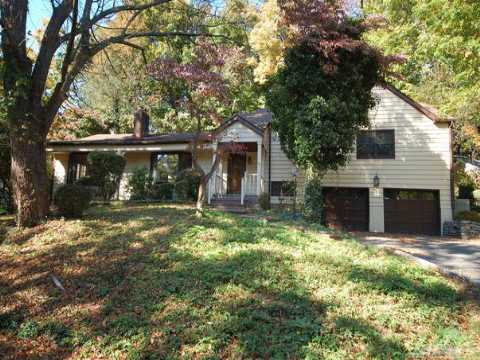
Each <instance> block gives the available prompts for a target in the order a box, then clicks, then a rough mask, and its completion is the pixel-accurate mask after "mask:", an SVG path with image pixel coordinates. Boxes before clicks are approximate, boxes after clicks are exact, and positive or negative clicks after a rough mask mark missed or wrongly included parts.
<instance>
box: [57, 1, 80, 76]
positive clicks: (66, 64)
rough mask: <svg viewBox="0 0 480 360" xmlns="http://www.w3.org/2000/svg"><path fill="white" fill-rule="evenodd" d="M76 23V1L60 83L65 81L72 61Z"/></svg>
mask: <svg viewBox="0 0 480 360" xmlns="http://www.w3.org/2000/svg"><path fill="white" fill-rule="evenodd" d="M77 22H78V0H73V14H72V35H71V36H70V40H69V42H68V46H67V51H66V52H65V57H64V60H63V64H62V70H61V81H65V77H66V76H67V71H68V67H69V66H70V64H71V63H72V60H73V53H74V48H75V32H76V30H77Z"/></svg>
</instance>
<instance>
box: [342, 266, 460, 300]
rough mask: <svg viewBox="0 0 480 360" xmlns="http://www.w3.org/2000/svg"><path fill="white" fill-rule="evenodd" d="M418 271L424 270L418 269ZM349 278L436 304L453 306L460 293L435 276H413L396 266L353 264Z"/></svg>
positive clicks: (386, 291) (383, 291)
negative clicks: (376, 266)
mask: <svg viewBox="0 0 480 360" xmlns="http://www.w3.org/2000/svg"><path fill="white" fill-rule="evenodd" d="M418 271H424V270H423V269H419V270H418ZM349 278H350V279H351V280H352V281H354V282H357V283H361V284H363V285H364V286H366V287H367V288H370V289H374V290H378V291H381V292H382V293H384V294H389V295H394V294H395V293H406V294H409V295H411V296H414V297H415V298H416V299H417V300H418V301H419V302H422V303H426V304H432V305H438V306H452V307H453V306H455V305H456V304H457V303H458V301H459V300H460V299H461V297H462V294H461V293H460V292H458V291H457V290H456V289H455V288H453V287H451V286H449V285H448V284H447V283H446V282H445V281H442V280H440V279H439V278H437V277H433V276H432V277H424V276H422V277H421V278H417V279H416V278H415V276H414V275H412V274H408V273H405V271H401V270H400V269H398V268H396V267H389V268H382V269H381V270H379V269H373V268H368V267H362V266H355V267H354V268H353V269H352V270H351V272H350V274H349Z"/></svg>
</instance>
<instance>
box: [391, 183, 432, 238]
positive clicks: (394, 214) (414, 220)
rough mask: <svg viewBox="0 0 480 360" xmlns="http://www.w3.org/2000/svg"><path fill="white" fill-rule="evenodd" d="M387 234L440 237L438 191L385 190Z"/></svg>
mask: <svg viewBox="0 0 480 360" xmlns="http://www.w3.org/2000/svg"><path fill="white" fill-rule="evenodd" d="M384 206H385V232H388V233H399V234H422V235H440V202H439V192H438V191H437V190H404V189H384Z"/></svg>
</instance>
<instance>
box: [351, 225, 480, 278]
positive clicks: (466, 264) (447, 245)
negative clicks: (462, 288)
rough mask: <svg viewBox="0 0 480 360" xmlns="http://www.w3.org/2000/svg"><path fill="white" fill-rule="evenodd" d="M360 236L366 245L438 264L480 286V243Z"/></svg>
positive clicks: (443, 268) (421, 237) (424, 237)
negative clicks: (385, 248)
mask: <svg viewBox="0 0 480 360" xmlns="http://www.w3.org/2000/svg"><path fill="white" fill-rule="evenodd" d="M357 235H358V237H359V238H360V240H361V241H362V242H364V243H365V244H368V245H376V246H380V247H387V248H391V249H394V250H398V251H401V252H403V253H407V254H409V255H413V256H414V257H416V258H417V259H422V260H424V261H425V260H426V261H428V262H430V263H433V264H435V265H436V266H437V267H438V268H439V269H440V270H441V271H443V272H445V273H453V274H456V275H459V276H461V277H464V278H467V279H469V280H470V281H471V282H472V283H474V284H476V285H478V286H480V240H460V239H452V238H438V237H428V236H409V235H405V236H401V235H387V234H372V233H361V234H357ZM419 262H421V260H420V261H419Z"/></svg>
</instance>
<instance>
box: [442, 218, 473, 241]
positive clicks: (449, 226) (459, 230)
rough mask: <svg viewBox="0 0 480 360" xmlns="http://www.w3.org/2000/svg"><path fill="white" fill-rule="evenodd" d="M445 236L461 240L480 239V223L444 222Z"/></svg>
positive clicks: (464, 221) (465, 221) (463, 221)
mask: <svg viewBox="0 0 480 360" xmlns="http://www.w3.org/2000/svg"><path fill="white" fill-rule="evenodd" d="M443 234H444V235H445V236H461V237H462V239H473V238H480V223H478V222H475V221H467V220H457V221H446V222H445V223H444V224H443Z"/></svg>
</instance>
